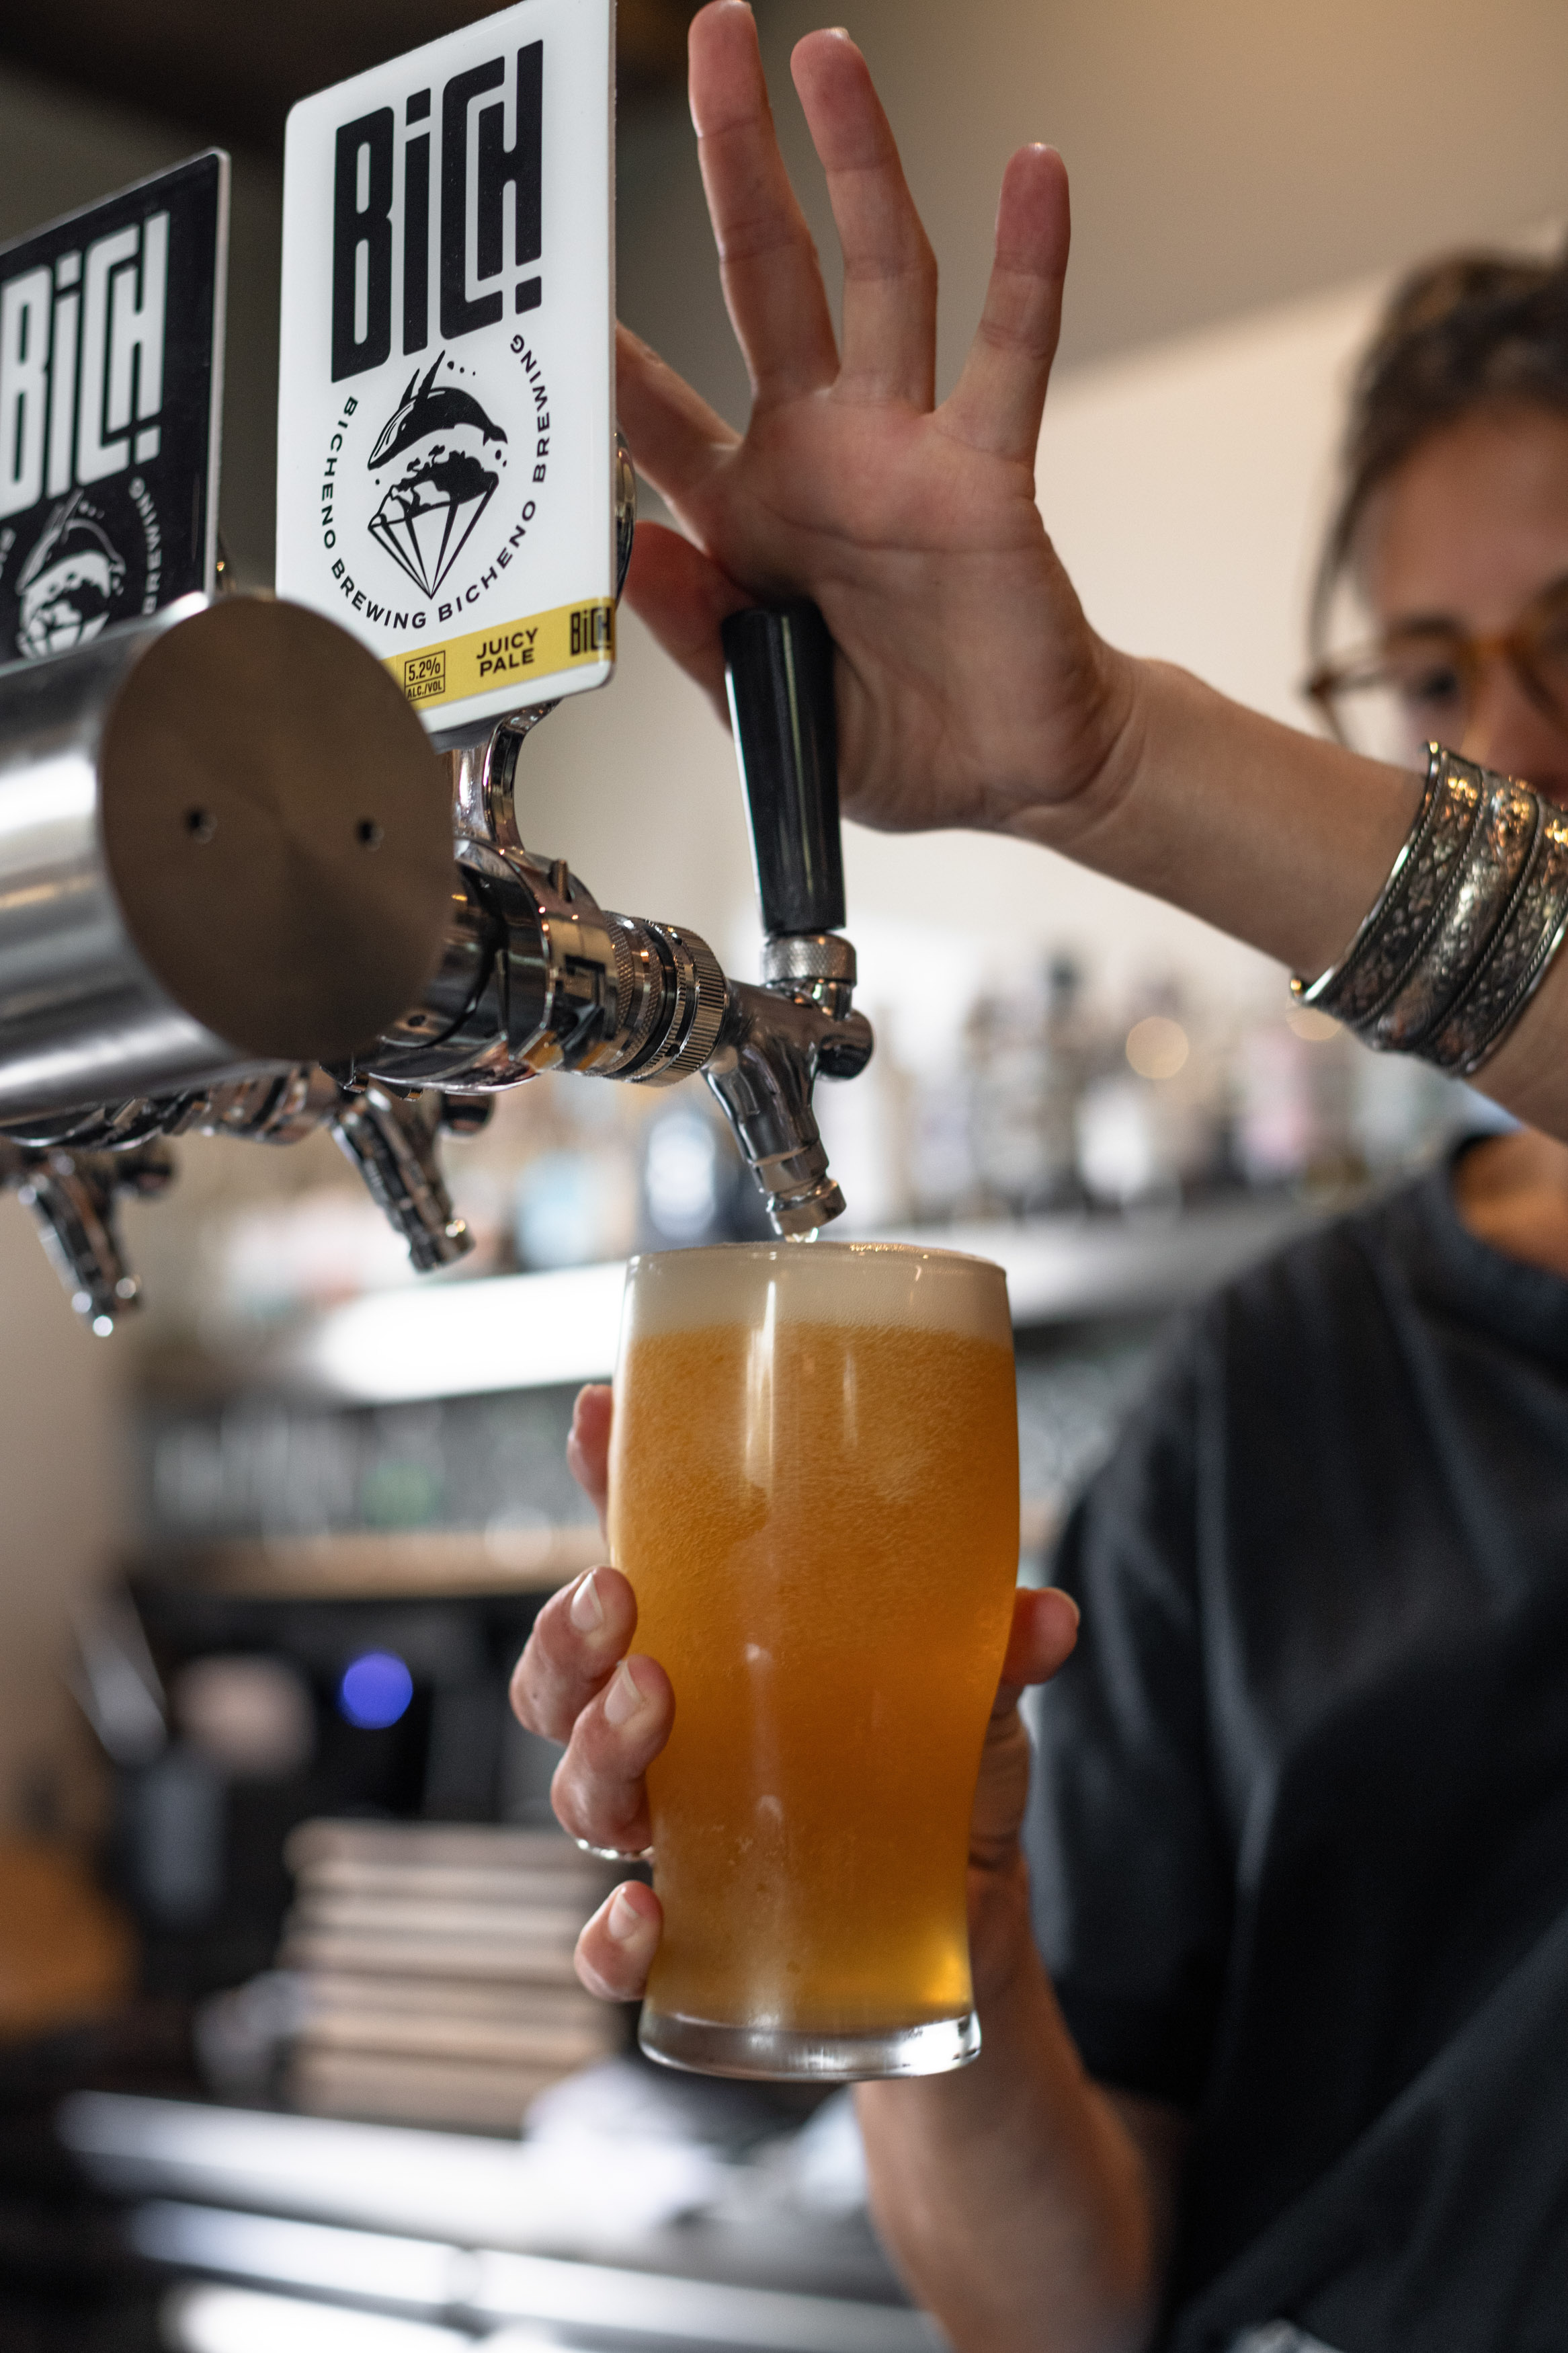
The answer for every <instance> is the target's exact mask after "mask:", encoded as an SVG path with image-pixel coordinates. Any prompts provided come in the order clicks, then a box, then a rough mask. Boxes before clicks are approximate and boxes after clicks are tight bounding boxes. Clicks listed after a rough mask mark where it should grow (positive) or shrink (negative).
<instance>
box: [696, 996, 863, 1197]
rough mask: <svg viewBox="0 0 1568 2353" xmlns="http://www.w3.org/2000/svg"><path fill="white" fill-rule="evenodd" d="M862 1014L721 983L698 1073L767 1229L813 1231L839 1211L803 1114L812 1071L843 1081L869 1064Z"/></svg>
mask: <svg viewBox="0 0 1568 2353" xmlns="http://www.w3.org/2000/svg"><path fill="white" fill-rule="evenodd" d="M870 1053H871V1025H870V1023H869V1022H868V1020H867V1018H866V1017H865V1015H864V1014H863V1013H852V1012H847V1011H846V1012H843V1013H839V1012H837V1011H832V1010H829V1009H828V1008H826V1007H825V1006H823V1005H821V1004H819V1003H817V1002H816V999H815V998H813V997H808V996H805V995H800V996H797V995H795V993H794V991H793V990H792V991H790V992H788V993H785V992H784V991H783V990H780V989H778V988H774V987H766V986H764V987H760V988H757V987H752V985H751V984H750V983H749V982H746V981H741V980H732V981H731V983H730V1001H729V1005H728V1008H727V1009H726V1012H725V1016H724V1020H723V1023H722V1026H721V1029H720V1031H719V1040H718V1044H717V1046H716V1047H715V1049H714V1052H713V1056H712V1059H711V1060H710V1061H709V1063H708V1064H707V1066H706V1068H705V1069H704V1071H703V1073H702V1075H703V1077H704V1078H705V1079H706V1080H707V1082H708V1084H709V1086H710V1089H711V1091H712V1093H713V1095H714V1098H715V1100H716V1101H717V1102H718V1103H719V1105H720V1107H721V1110H722V1111H723V1113H724V1114H725V1117H726V1118H727V1119H728V1120H729V1122H730V1125H731V1129H732V1130H733V1132H734V1135H735V1140H736V1142H737V1144H738V1145H740V1147H741V1152H742V1156H743V1158H744V1159H745V1161H746V1164H747V1166H748V1167H749V1168H750V1169H751V1171H752V1176H754V1177H755V1178H756V1181H757V1184H758V1186H759V1187H761V1189H762V1193H763V1198H764V1200H765V1202H766V1205H767V1212H768V1218H769V1221H770V1222H771V1224H772V1226H773V1230H774V1232H775V1233H780V1234H805V1233H812V1232H815V1231H816V1228H817V1227H819V1226H826V1225H828V1224H830V1223H831V1221H832V1220H833V1219H835V1218H837V1217H839V1216H841V1215H842V1214H843V1210H844V1196H843V1194H842V1193H841V1192H840V1191H839V1189H838V1187H837V1184H836V1183H835V1182H834V1180H833V1178H832V1176H830V1175H829V1174H828V1167H827V1152H826V1147H825V1145H824V1144H823V1141H822V1137H821V1134H820V1133H819V1131H818V1129H817V1124H816V1113H815V1112H814V1111H813V1109H812V1090H813V1088H814V1086H815V1085H816V1077H817V1073H818V1071H826V1070H828V1069H831V1070H832V1071H833V1072H834V1074H835V1075H836V1076H839V1077H844V1078H848V1077H851V1076H853V1075H854V1073H855V1072H856V1071H860V1070H863V1069H864V1068H865V1065H866V1063H867V1062H868V1060H869V1059H870Z"/></svg>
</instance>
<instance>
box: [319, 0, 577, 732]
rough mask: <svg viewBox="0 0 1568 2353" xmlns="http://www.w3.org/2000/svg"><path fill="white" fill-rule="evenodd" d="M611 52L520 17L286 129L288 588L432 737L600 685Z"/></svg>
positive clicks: (473, 32)
mask: <svg viewBox="0 0 1568 2353" xmlns="http://www.w3.org/2000/svg"><path fill="white" fill-rule="evenodd" d="M612 34H613V21H612V6H611V0H518V5H516V6H513V7H510V8H508V9H505V10H503V11H502V13H501V14H500V16H490V17H487V18H486V19H485V20H484V21H483V22H481V23H479V24H477V25H471V26H466V27H465V28H464V29H463V30H461V31H460V32H457V33H452V34H449V35H447V36H446V37H444V38H442V39H441V40H438V41H432V42H430V43H429V44H428V45H427V46H426V47H424V48H422V49H416V50H415V51H414V52H413V53H412V54H411V55H410V56H407V57H405V58H398V59H396V60H395V62H394V63H392V64H390V65H385V66H378V67H376V68H375V69H374V70H373V71H371V72H369V73H365V74H361V75H360V76H358V77H357V78H356V79H354V80H353V81H348V82H342V83H341V84H339V86H338V87H337V88H336V89H334V90H323V91H322V92H321V94H320V95H319V96H317V97H315V98H310V99H306V100H304V101H303V102H302V104H300V105H299V106H297V107H296V108H295V109H294V111H293V112H292V113H291V114H290V116H289V137H288V147H287V154H286V161H285V166H284V186H283V338H282V356H281V372H280V385H279V436H278V438H279V451H278V455H279V465H278V591H279V595H280V596H289V597H293V598H295V599H296V600H297V601H298V602H299V603H300V604H303V605H310V606H313V607H315V608H316V609H317V610H318V611H319V612H322V613H326V614H328V615H330V616H331V618H332V619H334V620H336V621H340V622H342V625H343V626H344V628H349V629H352V630H353V632H354V633H355V635H356V636H358V637H361V638H363V639H364V641H365V643H366V644H367V645H368V646H369V647H370V648H371V649H372V650H373V651H374V653H375V654H376V655H377V656H378V657H379V658H380V659H381V660H382V661H384V663H385V664H386V666H387V668H388V670H390V671H391V672H392V675H393V676H394V678H395V679H396V681H397V682H398V684H399V685H400V686H401V687H402V688H403V691H404V692H405V694H406V695H407V697H408V699H409V701H410V702H412V703H413V705H414V707H415V709H416V711H417V712H419V714H420V716H421V718H422V719H423V720H424V722H425V724H426V727H427V728H428V729H429V731H430V733H432V735H434V736H435V737H436V739H437V742H443V741H444V742H457V741H461V740H464V739H466V738H468V737H471V736H473V735H476V734H478V733H480V732H482V729H483V727H484V726H485V725H487V724H489V723H491V722H493V721H494V720H495V719H496V718H499V717H500V716H501V715H502V714H503V713H505V712H508V711H514V710H519V709H523V708H526V707H527V706H529V705H530V704H534V703H539V702H552V701H553V700H554V699H555V698H556V697H557V696H559V695H562V694H567V693H572V692H574V691H579V690H580V689H583V688H585V687H592V686H599V685H602V684H603V682H604V681H605V679H607V678H608V677H609V675H610V672H611V670H612V667H613V665H614V659H615V552H614V537H615V513H614V498H613V485H612V457H613V448H612V444H613V438H614V406H613V402H612V396H611V386H612V382H613V378H612V373H611V371H612V366H613V353H614V289H613V279H612V239H613V215H612V206H611V195H610V170H611V153H610V95H611V87H612V85H611V67H612V62H613V55H614V51H613V42H612Z"/></svg>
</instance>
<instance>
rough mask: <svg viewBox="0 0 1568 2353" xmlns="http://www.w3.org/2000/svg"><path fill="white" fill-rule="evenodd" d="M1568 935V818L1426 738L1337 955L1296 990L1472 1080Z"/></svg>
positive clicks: (1381, 1045)
mask: <svg viewBox="0 0 1568 2353" xmlns="http://www.w3.org/2000/svg"><path fill="white" fill-rule="evenodd" d="M1565 933H1568V817H1565V816H1564V813H1563V811H1562V810H1560V809H1557V808H1553V807H1550V806H1548V805H1547V804H1545V803H1543V802H1542V800H1541V799H1540V797H1538V796H1537V795H1536V794H1535V793H1533V792H1531V789H1530V787H1529V786H1528V785H1521V784H1516V783H1515V782H1514V781H1513V780H1512V778H1511V777H1508V776H1494V775H1493V774H1492V773H1491V771H1490V770H1489V769H1487V768H1478V767H1476V766H1475V765H1473V763H1472V762H1470V761H1468V760H1461V759H1459V758H1458V756H1457V755H1456V754H1454V753H1452V752H1445V751H1444V750H1443V749H1442V748H1441V746H1440V745H1438V744H1429V745H1428V746H1427V755H1426V792H1425V793H1424V794H1423V796H1422V799H1421V806H1420V807H1419V809H1418V810H1417V811H1416V813H1415V823H1414V824H1413V825H1412V827H1411V828H1410V832H1409V835H1408V837H1407V838H1406V839H1405V845H1404V847H1403V849H1401V850H1400V853H1399V855H1398V857H1397V858H1396V859H1395V860H1394V867H1393V871H1392V872H1391V873H1390V875H1389V878H1388V880H1387V881H1386V882H1385V883H1384V886H1383V889H1382V890H1381V892H1379V893H1378V896H1377V900H1376V903H1375V904H1374V905H1373V910H1372V912H1371V913H1370V914H1369V915H1368V916H1367V918H1366V921H1365V922H1364V923H1363V924H1362V926H1361V929H1360V930H1359V931H1358V932H1357V934H1356V935H1355V938H1354V939H1353V940H1352V942H1351V944H1350V946H1349V948H1348V949H1347V950H1346V952H1345V954H1344V955H1342V957H1341V958H1340V960H1339V962H1338V964H1336V965H1332V966H1331V968H1330V970H1329V971H1327V972H1325V973H1323V974H1321V976H1320V977H1319V978H1318V979H1317V980H1314V981H1311V982H1308V981H1305V980H1303V979H1301V978H1300V977H1299V976H1298V977H1297V978H1296V979H1294V980H1292V982H1291V984H1290V987H1291V989H1292V992H1293V993H1294V995H1295V996H1297V997H1300V1000H1301V1002H1302V1003H1303V1004H1304V1005H1310V1006H1313V1007H1315V1008H1317V1009H1318V1010H1319V1011H1321V1012H1323V1013H1328V1014H1331V1016H1332V1017H1333V1018H1334V1019H1335V1020H1336V1021H1342V1022H1344V1023H1345V1025H1346V1027H1347V1028H1349V1029H1353V1030H1355V1032H1356V1033H1357V1035H1358V1036H1359V1037H1360V1038H1361V1039H1363V1042H1364V1043H1365V1044H1367V1045H1368V1046H1372V1047H1374V1048H1376V1049H1377V1050H1379V1051H1380V1052H1385V1053H1401V1054H1418V1055H1419V1056H1420V1057H1421V1058H1422V1060H1424V1061H1428V1062H1436V1063H1437V1064H1438V1066H1439V1067H1440V1068H1441V1069H1443V1070H1446V1071H1453V1072H1454V1073H1455V1074H1456V1075H1457V1076H1458V1077H1461V1078H1468V1077H1469V1076H1470V1075H1471V1074H1472V1073H1473V1072H1474V1071H1478V1070H1479V1068H1480V1066H1481V1064H1482V1063H1483V1062H1484V1061H1485V1060H1487V1058H1488V1056H1489V1054H1492V1053H1494V1052H1495V1051H1496V1050H1497V1049H1498V1047H1499V1046H1500V1044H1501V1043H1502V1040H1503V1039H1504V1038H1505V1037H1506V1036H1507V1034H1508V1032H1509V1030H1510V1029H1511V1028H1512V1026H1513V1024H1514V1023H1515V1022H1516V1021H1517V1020H1518V1018H1519V1017H1520V1015H1521V1013H1522V1012H1523V1010H1524V1008H1525V1007H1526V1006H1527V1005H1528V1004H1529V1002H1530V999H1531V997H1532V996H1533V994H1534V992H1535V990H1536V989H1537V988H1538V987H1540V985H1541V982H1542V978H1543V977H1544V976H1545V973H1546V971H1547V968H1548V966H1549V965H1550V964H1551V962H1552V958H1553V956H1554V955H1556V953H1557V951H1558V949H1559V948H1560V947H1561V945H1562V944H1563V936H1564V934H1565Z"/></svg>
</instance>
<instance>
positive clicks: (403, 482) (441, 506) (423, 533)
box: [369, 352, 506, 596]
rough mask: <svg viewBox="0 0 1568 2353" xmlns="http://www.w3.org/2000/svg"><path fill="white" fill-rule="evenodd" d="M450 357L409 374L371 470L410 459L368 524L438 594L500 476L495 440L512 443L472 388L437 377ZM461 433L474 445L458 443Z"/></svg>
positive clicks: (419, 582)
mask: <svg viewBox="0 0 1568 2353" xmlns="http://www.w3.org/2000/svg"><path fill="white" fill-rule="evenodd" d="M446 356H447V355H446V353H445V352H437V354H436V357H435V359H434V360H433V361H432V362H431V364H430V366H429V369H428V371H427V372H426V375H424V376H423V377H421V376H420V375H419V373H418V371H417V369H416V371H415V373H414V375H411V376H410V377H409V379H408V383H407V385H406V386H405V390H404V394H403V397H402V399H401V400H400V401H399V402H398V404H397V406H396V407H395V409H394V410H393V412H392V415H391V416H390V417H388V418H387V420H386V423H385V424H384V426H383V427H382V428H381V432H380V434H379V436H378V437H377V439H376V443H375V447H374V448H373V449H372V451H371V453H370V470H371V472H372V473H373V474H374V473H379V471H380V470H381V469H382V468H383V467H384V466H389V465H391V464H392V463H393V462H394V461H395V459H399V458H402V459H405V461H406V462H405V467H404V470H403V472H402V474H401V475H400V476H399V477H398V479H397V480H396V481H395V482H394V483H393V485H392V487H391V489H390V490H388V491H385V492H384V495H383V498H382V501H381V504H380V505H379V506H378V507H377V509H376V511H375V512H374V515H372V517H371V519H370V524H369V530H370V535H371V537H372V538H373V539H374V541H375V543H376V544H377V546H378V547H383V548H384V549H385V551H386V553H387V554H388V555H390V556H391V558H392V560H393V562H394V563H395V564H396V565H399V566H401V568H402V569H403V570H404V571H405V572H406V574H407V575H408V577H409V578H410V580H412V581H413V582H414V584H415V586H416V587H417V588H419V589H420V590H422V591H423V593H424V594H425V595H426V596H434V595H435V594H436V591H437V588H438V587H439V586H441V583H442V581H443V580H445V578H446V577H447V573H448V572H450V570H451V569H452V566H453V565H454V564H456V562H457V560H458V556H459V555H460V554H462V552H463V549H464V547H465V546H466V544H467V543H468V538H469V536H470V534H471V533H472V532H473V528H474V525H475V524H476V523H477V522H479V517H480V516H481V515H482V514H483V512H484V511H485V509H486V507H487V506H489V502H490V499H491V497H492V495H493V493H494V491H495V487H496V484H497V483H498V482H499V481H500V474H499V473H497V472H493V471H492V470H491V469H490V467H489V465H487V464H486V463H485V459H487V458H488V456H489V451H490V447H491V445H492V443H493V444H494V446H495V448H497V449H498V450H500V449H501V448H504V446H505V443H506V435H505V433H504V432H503V431H502V430H501V427H500V426H499V425H498V424H497V423H496V421H495V419H494V417H490V416H489V415H487V413H486V411H485V410H484V409H483V408H482V407H481V406H480V405H479V401H478V400H477V399H476V398H475V397H474V396H473V394H472V393H471V392H468V390H466V389H465V387H464V386H463V385H458V384H449V383H448V384H438V383H437V375H438V374H439V371H440V368H441V364H442V363H443V361H444V360H445V359H446ZM451 372H452V371H451V368H450V366H448V369H447V373H448V375H450V374H451ZM437 435H439V436H440V437H441V438H439V439H437ZM458 435H461V436H463V437H464V438H465V439H467V441H468V444H469V446H468V448H462V447H460V446H458V444H457V438H456V437H458ZM476 443H477V445H478V448H477V452H476V449H475V447H474V446H473V445H474V444H476ZM500 462H501V464H502V465H504V464H505V463H506V460H505V459H504V458H502V459H501V460H500Z"/></svg>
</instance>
